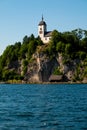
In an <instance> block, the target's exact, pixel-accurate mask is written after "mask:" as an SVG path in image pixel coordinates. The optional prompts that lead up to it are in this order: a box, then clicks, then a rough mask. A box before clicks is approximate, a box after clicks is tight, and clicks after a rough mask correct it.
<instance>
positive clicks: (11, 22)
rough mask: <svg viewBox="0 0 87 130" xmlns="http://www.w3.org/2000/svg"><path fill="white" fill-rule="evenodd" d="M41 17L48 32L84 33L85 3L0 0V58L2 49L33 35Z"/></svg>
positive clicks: (84, 0)
mask: <svg viewBox="0 0 87 130" xmlns="http://www.w3.org/2000/svg"><path fill="white" fill-rule="evenodd" d="M42 14H43V16H44V20H45V21H46V23H47V25H48V30H49V31H50V30H54V29H56V30H58V31H60V32H64V31H71V30H73V29H76V28H82V29H85V30H87V0H0V55H1V54H2V52H3V50H4V49H5V48H6V46H8V45H10V44H14V43H15V42H17V41H22V39H23V37H24V36H25V35H28V36H30V35H31V34H32V33H33V34H34V35H35V36H37V35H38V34H37V27H38V23H39V22H40V20H41V17H42Z"/></svg>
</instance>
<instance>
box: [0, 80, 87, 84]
mask: <svg viewBox="0 0 87 130" xmlns="http://www.w3.org/2000/svg"><path fill="white" fill-rule="evenodd" d="M0 84H87V82H78V81H77V82H70V81H69V82H24V81H0Z"/></svg>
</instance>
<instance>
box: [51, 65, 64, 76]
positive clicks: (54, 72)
mask: <svg viewBox="0 0 87 130" xmlns="http://www.w3.org/2000/svg"><path fill="white" fill-rule="evenodd" d="M53 74H54V75H62V74H63V73H62V72H60V68H59V67H58V68H55V69H54V71H53Z"/></svg>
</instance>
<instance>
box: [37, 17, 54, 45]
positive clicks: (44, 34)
mask: <svg viewBox="0 0 87 130" xmlns="http://www.w3.org/2000/svg"><path fill="white" fill-rule="evenodd" d="M51 35H52V31H47V24H46V22H45V21H44V20H43V16H42V20H41V21H40V22H39V24H38V36H39V37H40V38H41V40H42V41H43V43H44V44H45V43H48V42H49V41H50V38H51Z"/></svg>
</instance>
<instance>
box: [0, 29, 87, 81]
mask: <svg viewBox="0 0 87 130" xmlns="http://www.w3.org/2000/svg"><path fill="white" fill-rule="evenodd" d="M39 47H42V51H43V52H44V53H45V54H46V55H47V56H48V57H49V59H52V58H54V57H56V56H57V55H58V53H60V54H62V56H63V57H64V61H63V62H64V64H68V63H69V61H71V60H74V59H78V60H80V61H81V62H83V63H84V64H83V65H84V67H85V72H84V75H85V76H87V66H86V65H87V31H86V30H82V29H75V30H73V31H70V32H69V31H67V32H63V33H61V32H58V31H57V30H54V31H53V32H52V37H51V40H50V42H49V43H48V44H46V45H44V44H43V42H42V41H41V39H40V38H39V37H35V36H34V35H33V34H32V35H31V36H27V35H26V36H25V37H24V38H23V41H22V42H16V43H14V44H13V45H9V46H7V47H6V49H5V50H4V52H3V54H2V55H1V56H0V81H7V80H10V79H16V80H23V79H24V76H25V74H26V72H27V65H28V64H29V63H31V62H32V55H33V54H34V53H35V52H36V51H37V50H38V49H37V48H39ZM18 62H22V64H23V70H22V71H23V72H22V73H21V72H20V71H18V69H17V68H18V67H19V66H18V64H17V63H18Z"/></svg>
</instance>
